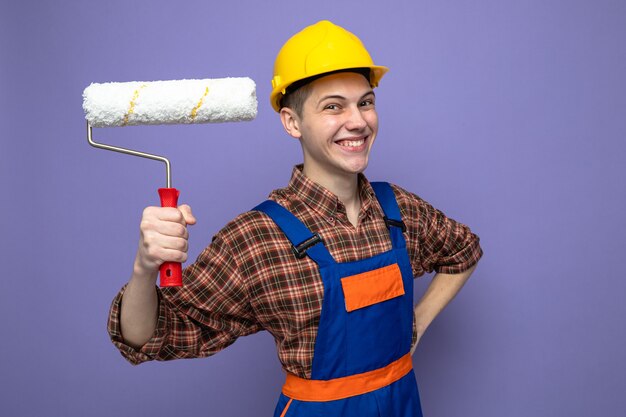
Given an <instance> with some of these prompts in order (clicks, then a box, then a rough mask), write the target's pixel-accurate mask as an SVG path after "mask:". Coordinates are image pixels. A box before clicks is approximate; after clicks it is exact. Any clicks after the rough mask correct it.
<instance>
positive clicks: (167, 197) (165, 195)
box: [159, 188, 183, 287]
mask: <svg viewBox="0 0 626 417" xmlns="http://www.w3.org/2000/svg"><path fill="white" fill-rule="evenodd" d="M179 195H180V191H178V190H177V189H176V188H159V197H161V207H178V196H179ZM159 272H160V274H161V275H160V279H161V284H160V285H161V287H182V285H183V269H182V266H181V264H180V262H165V263H163V264H162V265H161V267H160V268H159Z"/></svg>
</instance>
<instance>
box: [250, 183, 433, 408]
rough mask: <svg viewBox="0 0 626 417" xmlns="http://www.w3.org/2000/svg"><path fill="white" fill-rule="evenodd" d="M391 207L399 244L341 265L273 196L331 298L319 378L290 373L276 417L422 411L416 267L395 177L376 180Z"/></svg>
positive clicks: (322, 331) (318, 354) (280, 220)
mask: <svg viewBox="0 0 626 417" xmlns="http://www.w3.org/2000/svg"><path fill="white" fill-rule="evenodd" d="M372 187H373V189H374V192H375V193H376V197H377V199H378V201H379V202H380V205H381V207H382V208H383V211H384V213H385V222H386V224H387V227H388V228H389V232H390V237H391V242H392V249H391V250H390V251H387V252H384V253H381V254H378V255H376V256H373V257H371V258H367V259H363V260H360V261H355V262H345V263H337V262H335V260H334V259H333V257H332V256H331V254H330V252H329V251H328V250H327V249H326V247H325V246H324V242H323V241H322V239H321V238H320V236H319V235H318V234H317V233H312V232H311V231H309V229H308V228H307V227H306V226H305V225H304V224H303V223H302V222H301V221H300V220H298V219H297V218H296V217H295V216H294V215H293V214H291V213H290V212H289V211H288V210H287V209H285V208H284V207H282V206H281V205H279V204H278V203H276V202H274V201H271V200H267V201H265V202H263V203H261V204H260V205H258V206H257V207H255V208H254V210H258V211H261V212H263V213H265V214H267V215H268V216H269V217H270V218H271V219H272V220H273V221H274V222H275V223H276V224H277V225H278V226H279V228H280V229H281V230H282V232H283V233H284V234H285V235H286V236H287V238H288V239H289V241H290V242H291V244H292V249H293V251H294V256H297V257H299V258H303V257H304V256H309V257H310V258H311V259H312V260H313V261H315V262H316V263H317V265H318V268H319V272H320V275H321V277H322V282H323V285H324V299H323V303H322V311H321V316H320V323H319V330H318V333H317V338H316V341H315V349H314V354H313V365H312V373H311V379H303V378H300V377H297V376H295V375H293V374H289V373H288V374H287V380H286V382H285V385H284V386H283V390H282V393H281V395H280V398H279V400H278V404H277V406H276V411H275V412H274V417H312V416H316V417H322V416H323V417H334V416H342V417H370V416H371V417H374V416H376V417H378V416H384V417H421V416H422V412H421V406H420V400H419V394H418V390H417V383H416V381H415V375H414V373H413V365H412V361H411V355H410V349H411V340H412V334H413V273H412V269H411V264H410V261H409V256H408V253H407V251H406V243H405V240H404V236H403V235H402V231H403V229H404V224H403V223H402V220H401V217H400V209H399V207H398V204H397V202H396V199H395V196H394V194H393V190H392V189H391V186H390V185H389V184H388V183H372Z"/></svg>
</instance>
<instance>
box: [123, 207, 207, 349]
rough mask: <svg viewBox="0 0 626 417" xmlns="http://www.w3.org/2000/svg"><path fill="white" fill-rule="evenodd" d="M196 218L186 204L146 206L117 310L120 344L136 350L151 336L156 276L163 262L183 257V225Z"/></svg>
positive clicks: (155, 310)
mask: <svg viewBox="0 0 626 417" xmlns="http://www.w3.org/2000/svg"><path fill="white" fill-rule="evenodd" d="M195 222H196V219H195V218H194V217H193V214H191V209H190V208H189V206H187V205H183V206H180V207H179V208H178V209H176V208H169V207H148V208H146V209H145V210H144V212H143V216H142V219H141V225H140V231H141V235H140V240H139V248H138V249H137V256H136V258H135V264H134V266H133V275H132V277H131V279H130V281H129V282H128V285H127V287H126V290H125V292H124V296H123V298H122V307H121V313H120V327H121V332H122V337H123V338H124V343H126V344H127V345H129V346H131V347H133V348H134V349H140V348H141V347H142V346H143V345H144V344H145V343H146V342H147V341H148V340H150V338H151V337H152V335H153V333H154V330H155V328H156V324H157V312H158V298H157V292H156V279H157V275H158V271H159V266H160V265H161V264H162V263H163V262H185V261H186V260H187V239H188V236H189V234H188V232H187V228H186V226H187V225H188V224H189V225H191V224H194V223H195Z"/></svg>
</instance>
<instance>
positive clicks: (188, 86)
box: [83, 77, 257, 287]
mask: <svg viewBox="0 0 626 417" xmlns="http://www.w3.org/2000/svg"><path fill="white" fill-rule="evenodd" d="M83 110H84V111H85V118H86V119H87V140H88V141H89V144H90V145H92V146H94V147H96V148H100V149H106V150H109V151H115V152H120V153H124V154H128V155H134V156H139V157H142V158H148V159H153V160H157V161H161V162H163V163H165V173H166V188H159V190H158V193H159V197H160V200H161V206H162V207H177V206H178V197H179V195H180V193H179V191H178V190H177V189H176V188H172V175H171V165H170V162H169V160H168V159H167V158H165V157H163V156H159V155H153V154H149V153H145V152H139V151H136V150H132V149H125V148H120V147H117V146H111V145H105V144H103V143H98V142H95V141H94V140H93V132H92V128H94V127H97V128H100V127H119V126H137V125H161V124H196V123H222V122H238V121H249V120H252V119H254V118H255V117H256V114H257V99H256V85H255V83H254V81H253V80H251V79H250V78H247V77H238V78H237V77H236V78H220V79H204V80H176V81H152V82H137V81H134V82H112V83H92V84H91V85H90V86H89V87H87V88H85V90H84V91H83ZM159 272H160V285H161V286H162V287H175V286H181V285H182V267H181V264H180V263H178V262H166V263H164V264H162V265H161V267H160V270H159Z"/></svg>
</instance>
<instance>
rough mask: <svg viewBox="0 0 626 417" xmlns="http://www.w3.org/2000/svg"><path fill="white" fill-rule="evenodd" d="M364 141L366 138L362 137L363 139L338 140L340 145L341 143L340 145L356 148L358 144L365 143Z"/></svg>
mask: <svg viewBox="0 0 626 417" xmlns="http://www.w3.org/2000/svg"><path fill="white" fill-rule="evenodd" d="M363 143H365V139H361V140H342V141H340V142H338V145H340V146H347V147H350V148H356V147H357V146H361V145H363Z"/></svg>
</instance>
